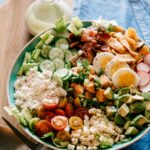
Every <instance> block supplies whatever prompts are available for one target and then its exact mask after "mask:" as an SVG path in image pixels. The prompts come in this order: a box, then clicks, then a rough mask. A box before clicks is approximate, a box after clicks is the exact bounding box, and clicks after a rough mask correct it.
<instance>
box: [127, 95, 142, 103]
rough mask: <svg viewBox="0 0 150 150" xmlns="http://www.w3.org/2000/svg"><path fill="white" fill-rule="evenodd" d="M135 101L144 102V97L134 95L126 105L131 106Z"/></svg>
mask: <svg viewBox="0 0 150 150" xmlns="http://www.w3.org/2000/svg"><path fill="white" fill-rule="evenodd" d="M135 101H144V97H143V96H140V95H133V96H130V98H129V99H128V101H126V103H127V104H130V103H133V102H135Z"/></svg>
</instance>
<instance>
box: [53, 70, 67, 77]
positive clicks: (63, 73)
mask: <svg viewBox="0 0 150 150" xmlns="http://www.w3.org/2000/svg"><path fill="white" fill-rule="evenodd" d="M68 73H69V70H68V69H67V68H62V69H59V70H57V71H55V72H54V75H57V76H58V77H60V78H64V77H66V76H67V75H68Z"/></svg>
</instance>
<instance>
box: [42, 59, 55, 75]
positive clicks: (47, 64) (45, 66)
mask: <svg viewBox="0 0 150 150" xmlns="http://www.w3.org/2000/svg"><path fill="white" fill-rule="evenodd" d="M40 69H41V71H52V72H53V71H55V65H54V63H53V62H51V61H50V60H47V59H46V60H44V61H42V62H41V64H40Z"/></svg>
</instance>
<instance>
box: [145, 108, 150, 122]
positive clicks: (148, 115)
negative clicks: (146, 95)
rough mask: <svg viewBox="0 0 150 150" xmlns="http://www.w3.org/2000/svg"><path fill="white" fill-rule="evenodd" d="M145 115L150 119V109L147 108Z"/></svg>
mask: <svg viewBox="0 0 150 150" xmlns="http://www.w3.org/2000/svg"><path fill="white" fill-rule="evenodd" d="M144 115H145V117H146V118H147V119H148V120H149V119H150V111H149V110H145V114H144Z"/></svg>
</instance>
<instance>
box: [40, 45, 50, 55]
mask: <svg viewBox="0 0 150 150" xmlns="http://www.w3.org/2000/svg"><path fill="white" fill-rule="evenodd" d="M50 49H51V46H49V45H45V44H44V45H43V47H42V50H41V55H42V56H43V57H44V58H48V54H49V51H50Z"/></svg>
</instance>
